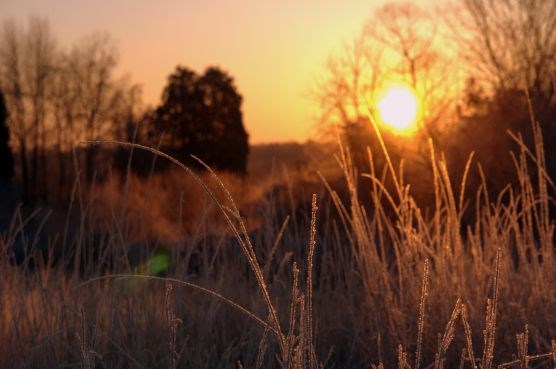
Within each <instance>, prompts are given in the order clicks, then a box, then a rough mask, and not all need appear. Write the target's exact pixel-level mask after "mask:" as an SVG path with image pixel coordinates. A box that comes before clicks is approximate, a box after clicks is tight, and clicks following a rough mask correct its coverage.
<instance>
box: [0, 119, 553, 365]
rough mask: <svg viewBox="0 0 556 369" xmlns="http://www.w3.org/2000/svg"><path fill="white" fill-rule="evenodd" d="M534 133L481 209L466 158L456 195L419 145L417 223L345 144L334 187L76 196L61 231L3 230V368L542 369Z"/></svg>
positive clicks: (173, 187) (542, 226) (209, 182)
mask: <svg viewBox="0 0 556 369" xmlns="http://www.w3.org/2000/svg"><path fill="white" fill-rule="evenodd" d="M535 128H536V131H535V132H536V135H537V146H536V147H535V148H533V149H531V150H530V149H528V148H526V147H525V146H524V145H522V146H521V148H522V150H521V152H519V153H516V154H515V155H514V160H515V165H516V173H517V175H518V178H519V186H518V187H515V188H511V187H508V188H506V189H505V190H504V191H503V193H501V194H499V196H498V197H497V198H489V192H488V191H487V189H486V187H485V186H486V185H485V184H484V185H483V186H482V187H480V188H479V190H478V192H477V193H474V194H473V193H471V194H466V193H465V178H466V176H467V172H468V171H470V170H473V168H474V167H475V165H474V163H472V161H471V160H470V162H469V163H468V165H467V166H466V173H462V174H461V175H462V177H461V178H463V179H461V178H460V179H459V180H458V184H459V183H461V185H459V187H458V188H461V191H460V193H457V194H456V193H454V190H453V188H454V186H453V185H452V183H453V182H454V181H456V180H457V179H454V178H450V176H449V175H448V168H447V166H446V163H445V161H444V160H443V158H442V155H439V154H438V153H436V152H435V151H434V149H433V148H432V146H431V164H432V172H433V174H434V178H433V184H434V186H433V188H431V191H433V192H434V198H435V203H434V204H433V206H432V210H433V211H431V212H428V213H427V212H426V211H425V209H422V208H420V207H419V206H418V205H417V203H416V201H415V200H414V198H413V197H412V194H411V189H410V186H409V184H408V183H406V182H405V179H404V177H403V173H402V170H401V169H400V168H395V167H394V164H393V163H392V162H391V161H387V167H386V169H385V170H381V168H380V170H379V168H375V165H374V164H373V159H372V158H373V155H374V154H376V153H369V160H370V166H369V167H370V168H371V171H370V173H365V174H363V177H362V176H361V175H359V174H358V173H357V170H356V168H354V167H353V165H352V163H351V159H350V154H349V150H348V149H347V148H344V147H342V146H340V151H339V154H338V156H337V162H338V164H339V167H340V169H341V170H342V173H343V179H344V185H343V187H344V188H340V187H339V185H338V184H337V181H336V179H333V180H330V178H329V177H328V175H327V174H321V179H320V180H313V181H312V182H309V181H306V178H307V177H308V176H309V174H308V172H307V171H304V172H303V174H300V176H298V177H295V178H293V177H292V176H290V175H288V174H287V172H283V171H281V170H278V171H277V173H278V174H277V175H276V177H275V178H274V179H273V180H270V181H267V182H264V181H259V183H257V185H256V186H253V187H250V186H249V185H248V184H245V183H242V182H241V181H240V180H237V179H234V178H231V177H226V176H224V178H223V179H222V176H218V175H216V174H215V173H213V172H211V171H210V170H209V171H208V172H207V173H206V174H205V175H203V176H202V177H199V176H197V175H196V174H195V173H189V174H188V175H189V176H190V177H188V178H189V179H187V178H185V177H184V175H183V174H179V173H176V172H173V173H172V174H171V175H170V176H168V177H156V176H153V177H151V178H150V179H148V180H145V181H140V180H138V179H135V178H133V177H131V176H130V177H128V178H127V179H124V180H120V179H117V178H114V179H113V180H112V181H108V182H106V183H104V184H103V185H102V186H99V187H97V188H95V189H94V191H91V192H87V193H85V191H84V190H82V188H81V185H80V183H79V182H76V185H75V191H74V193H73V197H72V199H73V200H72V203H71V206H72V208H71V209H70V210H69V211H68V212H67V214H68V217H67V221H66V222H65V226H64V227H62V230H60V232H58V233H57V234H56V233H55V232H51V233H50V234H47V235H46V237H45V236H44V232H43V233H41V235H42V236H41V237H40V238H39V237H35V234H32V232H31V234H30V233H29V227H28V225H29V224H39V225H40V224H41V223H43V219H44V223H45V224H48V219H47V218H46V217H45V216H42V218H39V215H38V214H35V215H33V214H32V215H31V216H30V217H31V218H32V219H30V220H28V219H26V218H25V217H23V216H21V215H20V213H16V214H15V215H14V221H13V224H12V227H11V228H10V229H9V230H8V231H7V232H6V233H5V234H3V235H2V238H1V243H0V246H1V249H0V274H1V276H0V277H1V281H2V283H1V284H0V296H1V297H0V342H1V344H0V367H5V368H23V367H26V368H27V367H28V368H43V367H52V368H66V367H82V368H172V369H174V368H232V367H242V368H311V369H314V368H321V367H324V368H332V367H334V368H362V367H369V366H371V367H373V368H393V367H398V368H415V369H418V368H452V367H456V366H459V367H461V368H474V369H475V368H477V369H478V368H484V369H490V368H493V367H497V366H498V367H520V368H532V367H535V368H536V367H546V368H550V367H553V366H554V365H555V358H556V350H555V349H556V343H555V341H554V339H555V338H556V259H555V255H554V254H555V248H554V243H553V237H554V234H553V232H554V224H553V221H552V219H551V216H550V209H551V207H553V198H552V196H553V194H554V185H553V183H552V181H551V179H550V178H549V177H548V176H547V174H546V171H545V169H544V159H543V158H544V154H543V147H542V145H541V144H540V142H542V141H541V140H540V130H539V129H538V126H535ZM377 133H379V132H377ZM514 138H515V139H516V140H518V141H519V136H514ZM382 150H383V153H382V154H385V155H386V157H388V152H387V150H386V148H385V147H384V146H383V147H382ZM170 160H171V159H170ZM178 165H179V164H178ZM182 169H184V170H185V171H188V170H187V168H182ZM531 170H535V171H536V173H535V176H532V175H531V172H530V171H531ZM487 176H488V173H483V178H486V177H487ZM533 177H535V178H538V180H537V181H536V182H533V181H532V180H531V178H533ZM191 178H193V180H191ZM313 178H317V176H316V175H315V176H313ZM362 178H364V179H365V180H366V182H365V181H363V180H362ZM460 181H461V182H460ZM386 183H392V184H393V186H389V185H386ZM484 183H486V181H484ZM362 186H365V188H362ZM310 192H317V193H318V197H317V196H308V194H309V193H310ZM236 201H237V202H236ZM363 203H365V204H370V206H364V205H363ZM470 203H473V204H474V206H473V207H472V208H473V209H474V211H475V214H474V221H473V223H471V224H468V223H464V221H463V219H464V214H465V212H466V208H467V207H468V206H469V204H470ZM37 218H39V219H37ZM33 228H34V229H35V230H36V229H37V227H33ZM45 244H46V245H48V246H49V247H48V248H46V249H47V250H48V253H47V254H44V253H43V254H41V255H42V256H39V253H38V252H37V251H36V250H37V249H38V248H40V245H45ZM14 247H21V248H23V249H25V250H26V252H25V253H24V256H26V257H25V258H24V259H25V260H24V261H23V262H22V265H14V264H13V260H12V258H11V251H10V250H12V249H13V248H14ZM163 248H164V249H166V251H165V252H161V249H163ZM157 249H158V251H157ZM47 256H49V257H47ZM518 332H522V333H518ZM516 334H517V336H516Z"/></svg>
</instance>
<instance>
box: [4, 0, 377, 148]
mask: <svg viewBox="0 0 556 369" xmlns="http://www.w3.org/2000/svg"><path fill="white" fill-rule="evenodd" d="M384 2H385V1H369V0H366V1H365V0H344V1H342V0H282V1H280V0H273V1H270V0H258V1H257V0H238V1H236V0H234V1H232V0H227V1H226V0H181V1H180V0H166V1H148V0H111V1H110V0H75V1H67V0H0V19H2V20H5V19H7V18H14V19H16V20H18V21H21V22H25V21H26V20H27V17H28V16H29V15H31V14H32V15H37V16H41V17H46V18H47V19H49V21H50V24H51V28H52V31H53V33H54V35H55V36H56V38H57V39H58V40H59V41H60V43H61V44H62V45H70V44H71V43H73V42H75V41H78V40H79V39H80V38H81V37H83V36H85V35H87V34H90V33H91V32H93V31H95V30H97V31H98V30H100V31H107V32H108V33H110V34H111V35H112V36H113V38H114V39H115V40H116V41H117V45H118V47H119V51H120V72H121V73H124V72H125V73H129V74H130V75H131V79H132V81H134V82H137V83H140V84H141V85H142V86H143V91H144V100H145V102H147V103H150V104H156V103H158V101H159V97H160V94H161V91H162V88H163V86H164V84H165V82H166V77H167V76H168V75H169V74H170V73H171V72H172V71H173V69H174V68H175V66H176V65H177V64H182V65H184V66H188V67H190V68H193V69H195V70H197V71H198V72H202V70H203V69H204V68H205V67H206V66H208V65H218V66H220V67H222V68H223V69H224V70H226V71H228V72H229V73H230V74H231V75H232V76H234V78H235V80H236V85H237V86H238V88H239V90H240V93H241V94H242V95H243V97H244V104H243V113H244V122H245V125H246V128H247V131H248V132H249V134H250V142H251V143H261V142H271V141H287V140H305V139H307V138H309V137H310V136H311V135H312V134H314V132H315V118H314V117H315V115H316V113H317V111H318V110H317V107H316V106H315V103H314V101H312V100H311V99H310V98H308V97H307V96H306V95H307V91H308V90H309V89H310V86H311V84H312V83H313V81H314V80H315V78H316V77H317V76H318V74H319V70H321V68H322V66H323V64H324V62H325V60H326V58H327V56H328V54H329V53H330V52H331V51H333V50H334V49H338V48H339V47H341V44H342V42H343V41H349V40H351V39H353V37H354V36H355V34H356V33H357V32H359V30H360V29H361V27H362V25H363V22H364V21H365V20H366V19H367V18H368V17H369V16H370V14H371V12H372V9H373V8H374V7H376V6H377V5H380V4H382V3H384Z"/></svg>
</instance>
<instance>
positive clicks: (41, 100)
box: [23, 18, 56, 198]
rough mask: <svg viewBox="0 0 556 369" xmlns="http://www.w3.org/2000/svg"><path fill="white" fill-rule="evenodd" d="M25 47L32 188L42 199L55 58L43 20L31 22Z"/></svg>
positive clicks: (32, 19)
mask: <svg viewBox="0 0 556 369" xmlns="http://www.w3.org/2000/svg"><path fill="white" fill-rule="evenodd" d="M24 47H25V49H24V56H25V58H24V63H23V65H24V71H25V73H24V80H25V86H26V91H27V95H28V100H29V108H30V134H31V140H32V159H31V184H32V186H33V188H35V190H36V191H37V192H39V191H40V193H37V195H40V196H41V197H43V198H45V197H46V196H47V193H48V188H47V186H48V181H47V170H48V168H47V158H46V155H47V154H46V149H47V145H48V144H49V143H48V142H47V137H48V135H47V133H48V131H47V124H46V120H47V113H48V110H47V108H48V107H47V104H48V99H49V94H50V91H49V87H50V86H51V81H50V79H51V78H52V76H53V71H54V60H55V55H56V43H55V41H54V39H53V37H52V35H51V33H50V27H49V25H48V22H47V21H46V20H45V19H41V18H31V19H30V21H29V28H28V30H27V33H26V34H25V42H24ZM39 179H40V181H39Z"/></svg>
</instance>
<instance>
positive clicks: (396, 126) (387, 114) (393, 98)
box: [376, 85, 419, 133]
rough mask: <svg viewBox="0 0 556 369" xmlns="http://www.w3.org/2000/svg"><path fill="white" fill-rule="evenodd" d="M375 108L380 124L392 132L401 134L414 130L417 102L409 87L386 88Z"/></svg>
mask: <svg viewBox="0 0 556 369" xmlns="http://www.w3.org/2000/svg"><path fill="white" fill-rule="evenodd" d="M376 107H377V109H378V112H379V116H380V120H381V121H382V123H383V124H385V125H387V126H388V127H390V128H391V129H392V130H394V131H396V132H399V133H403V132H410V131H412V130H414V129H415V128H416V127H415V126H416V123H417V113H418V111H419V100H418V99H417V96H416V95H415V93H414V92H413V90H412V89H411V88H410V87H408V86H404V85H395V86H390V87H388V88H387V89H385V91H384V93H383V94H382V95H381V96H380V97H379V99H378V101H377V103H376Z"/></svg>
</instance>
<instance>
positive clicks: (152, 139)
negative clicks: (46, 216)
mask: <svg viewBox="0 0 556 369" xmlns="http://www.w3.org/2000/svg"><path fill="white" fill-rule="evenodd" d="M117 66H118V53H117V49H116V47H115V45H114V42H113V41H112V40H111V38H110V37H109V35H107V34H99V33H95V34H92V35H90V36H87V37H85V38H83V39H81V40H80V41H79V42H77V43H76V44H75V45H73V46H72V47H70V48H63V47H61V46H60V45H59V44H58V42H57V41H56V38H55V37H54V35H53V34H52V32H51V31H50V28H49V24H48V21H47V20H45V19H41V18H31V19H30V20H29V22H28V24H26V25H25V26H23V25H21V24H18V23H16V22H15V21H7V22H5V23H4V24H3V29H2V31H1V34H0V91H1V92H2V95H3V97H4V100H5V107H6V109H5V110H6V122H7V126H8V127H7V129H9V133H10V134H11V139H10V143H11V149H12V151H13V153H14V157H15V159H16V160H15V162H16V168H15V169H16V170H15V173H16V184H17V185H18V186H20V187H21V199H22V201H23V202H30V201H35V200H39V199H40V200H49V201H50V200H54V199H67V198H68V197H69V196H68V195H69V193H70V191H71V189H72V187H73V186H74V183H75V181H76V180H79V181H82V183H83V184H90V183H92V182H94V181H95V180H97V181H98V180H102V177H103V176H105V175H106V174H107V173H108V171H109V170H110V169H111V168H112V167H113V166H115V168H116V169H117V168H125V167H126V166H127V162H126V161H127V157H128V154H127V152H128V151H126V152H125V154H122V152H121V151H120V150H115V149H113V148H108V147H103V148H101V149H99V147H97V146H94V145H86V144H83V143H84V142H86V141H95V140H121V141H129V142H132V141H133V142H139V143H143V144H147V145H150V146H155V147H159V148H161V149H163V150H165V151H168V152H170V153H172V154H174V155H176V156H177V157H178V158H180V159H184V160H185V159H188V158H189V154H195V155H197V156H198V157H200V158H201V159H203V160H205V161H206V162H207V164H209V165H212V166H214V167H215V168H217V169H223V170H231V171H236V172H240V173H245V172H246V169H245V168H246V161H247V154H248V145H247V133H246V132H245V129H244V127H243V118H242V113H241V102H242V98H241V96H240V95H239V93H238V92H237V89H236V87H235V85H234V82H233V79H232V77H230V76H229V75H228V74H227V73H226V72H224V71H222V70H221V69H219V68H216V67H211V68H208V69H207V70H206V72H205V73H204V74H203V75H197V74H196V73H195V72H194V71H191V70H189V69H187V68H184V67H179V66H178V67H177V68H176V71H175V73H172V74H171V75H170V77H169V79H168V85H167V86H166V88H165V90H164V91H163V94H162V101H161V103H160V105H159V106H157V107H155V108H150V107H147V106H145V104H144V103H143V102H142V98H141V87H140V86H139V85H137V84H135V83H133V82H132V81H130V79H129V78H128V77H125V76H119V75H117V74H116V68H117ZM232 146H234V148H233V149H232ZM124 157H125V158H124ZM136 157H138V160H136V161H135V164H136V165H135V166H134V168H135V169H136V171H137V172H144V171H145V168H149V167H150V163H151V162H152V155H151V156H145V155H136ZM114 158H115V160H114ZM147 162H148V163H147ZM0 166H2V167H9V166H10V163H8V162H7V161H6V162H4V161H3V162H2V163H1V165H0Z"/></svg>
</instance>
